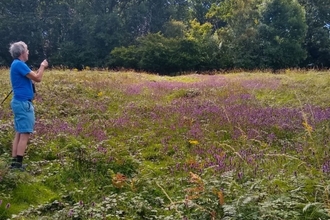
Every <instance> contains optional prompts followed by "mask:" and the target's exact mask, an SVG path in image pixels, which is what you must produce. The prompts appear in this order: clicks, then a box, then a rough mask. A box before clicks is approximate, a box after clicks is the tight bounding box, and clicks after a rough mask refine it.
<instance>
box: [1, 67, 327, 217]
mask: <svg viewBox="0 0 330 220" xmlns="http://www.w3.org/2000/svg"><path fill="white" fill-rule="evenodd" d="M0 79H1V81H0V85H1V88H2V90H1V91H0V97H3V98H4V97H5V96H6V93H7V92H9V91H10V83H9V79H8V70H1V71H0ZM36 87H37V92H38V93H37V96H36V99H35V101H34V103H35V109H36V116H37V122H36V127H35V130H36V132H35V134H33V136H32V138H31V141H30V143H29V147H28V150H27V155H26V160H25V161H26V162H27V164H28V172H25V173H20V172H12V171H10V170H8V168H7V165H8V161H9V160H10V148H11V140H12V138H13V135H14V131H13V128H12V114H11V111H10V107H9V101H6V102H5V103H4V105H3V106H1V111H0V122H1V124H0V128H1V130H0V145H1V148H0V183H1V184H0V201H1V205H0V218H1V219H6V218H12V219H38V218H42V219H329V218H330V214H329V183H330V181H329V174H330V160H329V145H330V139H329V137H330V124H329V122H330V105H329V103H330V102H329V99H330V98H329V97H330V96H329V95H328V94H329V88H330V76H329V72H312V71H311V72H303V71H286V73H284V74H278V75H273V74H270V73H267V72H264V73H262V72H256V73H244V72H240V73H232V74H226V75H224V74H219V75H218V74H215V75H196V74H190V75H184V76H177V77H161V76H157V75H148V74H143V73H135V72H106V71H91V70H85V71H82V72H76V71H69V70H66V71H57V70H52V71H47V72H46V74H45V76H44V80H43V82H42V83H40V84H38V85H37V86H36ZM36 194H37V195H36Z"/></svg>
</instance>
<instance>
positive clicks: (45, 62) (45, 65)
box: [40, 60, 48, 68]
mask: <svg viewBox="0 0 330 220" xmlns="http://www.w3.org/2000/svg"><path fill="white" fill-rule="evenodd" d="M40 66H43V67H45V68H47V67H48V61H47V60H44V61H42V63H41V64H40Z"/></svg>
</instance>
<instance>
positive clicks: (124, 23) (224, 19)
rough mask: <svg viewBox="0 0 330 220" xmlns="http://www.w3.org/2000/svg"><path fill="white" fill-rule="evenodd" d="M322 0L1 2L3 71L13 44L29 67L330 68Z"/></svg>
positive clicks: (329, 25)
mask: <svg viewBox="0 0 330 220" xmlns="http://www.w3.org/2000/svg"><path fill="white" fill-rule="evenodd" d="M329 11H330V4H328V1H326V0H209V1H203V0H157V1H155V0H6V1H1V2H0V34H1V38H0V66H9V65H10V63H11V57H10V55H9V53H8V48H9V45H10V43H11V42H15V41H19V40H22V41H25V42H26V43H27V44H28V46H29V51H30V59H29V61H28V63H29V65H32V66H33V65H37V64H39V62H40V61H41V60H42V59H44V58H48V59H49V61H50V63H51V65H52V66H56V67H65V68H78V69H83V68H86V67H90V68H93V67H102V68H114V69H116V68H128V69H135V70H143V71H149V72H154V73H159V74H173V73H176V74H177V73H180V72H185V71H205V70H219V69H234V68H241V69H273V70H278V69H284V68H294V67H307V66H311V67H319V68H328V67H330V13H329Z"/></svg>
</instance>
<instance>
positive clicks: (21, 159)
mask: <svg viewBox="0 0 330 220" xmlns="http://www.w3.org/2000/svg"><path fill="white" fill-rule="evenodd" d="M22 163H23V156H20V155H17V161H16V166H17V167H21V166H22Z"/></svg>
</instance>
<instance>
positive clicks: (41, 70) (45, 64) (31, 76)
mask: <svg viewBox="0 0 330 220" xmlns="http://www.w3.org/2000/svg"><path fill="white" fill-rule="evenodd" d="M47 67H48V62H47V60H44V61H42V63H41V64H40V67H39V69H38V70H37V72H34V71H31V72H30V73H28V74H27V75H26V77H28V78H29V79H31V80H33V81H34V82H41V79H42V76H43V75H44V70H45V69H46V68H47Z"/></svg>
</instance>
